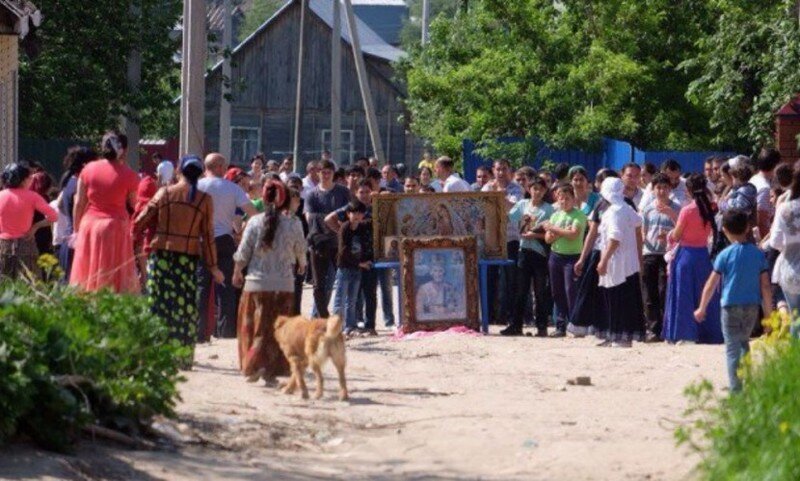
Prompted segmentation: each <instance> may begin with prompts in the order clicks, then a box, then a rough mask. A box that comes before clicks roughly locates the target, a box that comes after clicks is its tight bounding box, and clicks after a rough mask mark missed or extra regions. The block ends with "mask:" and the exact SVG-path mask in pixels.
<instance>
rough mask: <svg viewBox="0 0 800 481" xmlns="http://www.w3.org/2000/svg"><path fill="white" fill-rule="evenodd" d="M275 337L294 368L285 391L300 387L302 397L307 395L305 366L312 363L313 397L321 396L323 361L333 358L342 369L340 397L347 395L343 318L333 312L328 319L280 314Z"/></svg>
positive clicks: (291, 392) (339, 371)
mask: <svg viewBox="0 0 800 481" xmlns="http://www.w3.org/2000/svg"><path fill="white" fill-rule="evenodd" d="M275 339H276V340H277V341H278V345H279V346H280V347H281V351H283V354H284V356H286V359H287V360H288V361H289V366H290V367H291V369H292V374H291V377H290V378H289V383H288V384H286V386H285V387H284V388H283V392H284V393H286V394H293V393H294V391H295V389H297V388H298V387H300V392H301V394H302V396H303V399H308V388H307V387H306V382H305V379H304V376H305V373H306V368H307V367H308V366H309V365H310V366H311V370H312V371H313V372H314V377H316V379H317V390H316V392H315V393H314V398H315V399H319V398H321V397H322V365H323V364H325V361H326V360H327V359H328V358H330V359H331V361H332V362H333V365H334V366H336V370H337V371H338V373H339V399H340V400H342V401H344V400H346V399H347V382H346V381H345V378H344V366H345V356H344V336H343V335H342V319H341V318H340V317H339V316H332V317H330V318H328V319H311V320H308V319H305V318H304V317H302V316H295V317H286V316H278V320H277V321H276V323H275Z"/></svg>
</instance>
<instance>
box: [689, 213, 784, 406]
mask: <svg viewBox="0 0 800 481" xmlns="http://www.w3.org/2000/svg"><path fill="white" fill-rule="evenodd" d="M748 217H749V216H748V214H747V213H746V212H742V211H737V210H729V211H727V212H725V213H724V214H723V216H722V230H723V232H724V233H725V236H726V237H727V238H728V240H729V241H730V242H731V245H730V246H728V247H726V248H725V249H724V250H723V251H722V252H720V253H719V255H718V256H717V258H716V259H715V260H714V272H712V273H711V275H710V276H709V278H708V281H707V282H706V285H705V288H704V289H703V297H702V298H701V299H700V306H699V307H698V308H697V310H696V311H695V312H694V317H695V319H697V321H698V322H703V321H704V320H705V317H706V308H707V307H708V303H709V302H710V301H711V298H712V296H713V293H714V292H715V291H716V290H717V285H718V284H719V282H720V278H721V279H722V335H723V337H724V339H725V357H726V358H727V364H728V379H729V382H730V390H731V392H737V391H740V390H741V389H742V381H741V380H740V379H739V376H738V375H737V373H736V371H737V369H738V368H739V362H740V361H741V359H742V357H743V356H744V355H745V353H747V352H748V351H749V350H750V345H749V339H750V333H751V332H752V331H753V326H754V325H755V323H756V321H757V320H758V318H759V312H758V308H759V306H760V307H761V308H762V309H763V310H764V314H765V315H768V314H769V312H771V311H772V292H771V290H770V285H769V268H768V265H767V259H766V257H765V256H764V253H763V252H761V250H760V249H759V248H758V247H756V245H755V244H753V243H751V242H747V233H748V231H749V230H750V222H749V220H748Z"/></svg>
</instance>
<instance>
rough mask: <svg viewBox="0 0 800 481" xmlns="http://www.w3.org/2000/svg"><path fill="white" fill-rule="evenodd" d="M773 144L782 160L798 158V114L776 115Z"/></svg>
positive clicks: (799, 122) (799, 154)
mask: <svg viewBox="0 0 800 481" xmlns="http://www.w3.org/2000/svg"><path fill="white" fill-rule="evenodd" d="M775 124H776V126H775V127H776V128H775V144H776V146H777V148H778V150H779V151H780V152H781V157H782V158H783V160H784V161H791V162H794V161H796V160H798V159H800V153H798V151H797V135H798V134H800V116H797V117H795V116H778V118H777V119H776V120H775Z"/></svg>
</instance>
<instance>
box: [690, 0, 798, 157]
mask: <svg viewBox="0 0 800 481" xmlns="http://www.w3.org/2000/svg"><path fill="white" fill-rule="evenodd" d="M709 3H711V4H713V8H714V18H715V23H714V27H713V31H712V33H711V34H710V35H707V36H703V37H701V38H700V39H699V41H698V45H699V46H700V51H699V53H698V55H697V56H695V57H693V58H691V59H689V60H687V61H686V62H684V63H683V64H682V67H684V68H688V69H693V70H697V71H698V72H699V75H698V76H697V78H696V79H695V80H694V81H693V82H692V83H691V85H690V88H689V90H688V97H689V99H690V100H691V101H692V102H693V103H694V104H695V105H698V106H701V107H702V108H705V109H707V110H709V111H710V112H711V126H712V128H713V132H714V141H715V143H717V144H730V145H737V146H739V147H740V148H742V149H746V148H750V147H752V146H754V145H755V144H756V143H761V142H771V139H772V132H773V129H774V117H773V115H774V113H775V111H776V110H777V109H779V108H780V107H781V106H783V105H784V104H785V103H786V102H788V101H789V100H791V98H792V97H794V96H795V95H797V94H798V89H799V88H800V87H798V86H800V72H798V69H797V65H798V63H799V62H800V42H798V40H797V39H798V35H800V29H798V21H799V20H800V19H798V15H797V5H798V4H797V2H796V0H760V1H743V0H715V1H713V2H709Z"/></svg>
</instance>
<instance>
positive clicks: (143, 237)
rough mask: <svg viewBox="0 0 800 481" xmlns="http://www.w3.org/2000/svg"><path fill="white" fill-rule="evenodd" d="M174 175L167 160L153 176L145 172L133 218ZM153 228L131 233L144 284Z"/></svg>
mask: <svg viewBox="0 0 800 481" xmlns="http://www.w3.org/2000/svg"><path fill="white" fill-rule="evenodd" d="M174 177H175V166H174V165H173V164H172V162H171V161H169V160H163V161H161V162H160V163H159V164H158V165H157V166H156V174H155V176H153V175H151V174H145V175H144V177H142V180H140V181H139V187H138V189H137V190H136V207H135V208H134V209H133V218H134V219H136V218H138V217H139V215H140V214H141V213H142V211H144V209H145V207H147V205H148V203H149V202H150V200H151V199H152V198H153V196H155V195H156V192H158V189H160V188H162V187H166V186H169V185H172V179H173V178H174ZM154 233H155V232H154V230H153V229H152V228H151V227H149V226H146V227H145V228H144V229H143V230H139V231H136V232H135V233H134V235H133V251H134V252H135V253H136V267H137V268H138V271H139V281H140V283H141V284H142V285H143V286H144V285H146V282H147V257H148V256H149V255H150V252H151V251H150V242H151V241H152V240H153V234H154Z"/></svg>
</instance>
